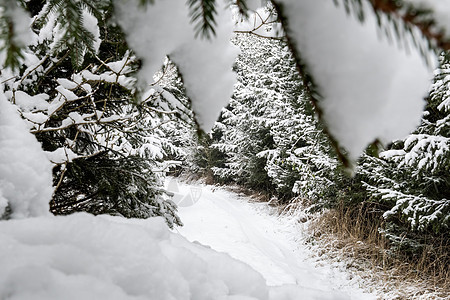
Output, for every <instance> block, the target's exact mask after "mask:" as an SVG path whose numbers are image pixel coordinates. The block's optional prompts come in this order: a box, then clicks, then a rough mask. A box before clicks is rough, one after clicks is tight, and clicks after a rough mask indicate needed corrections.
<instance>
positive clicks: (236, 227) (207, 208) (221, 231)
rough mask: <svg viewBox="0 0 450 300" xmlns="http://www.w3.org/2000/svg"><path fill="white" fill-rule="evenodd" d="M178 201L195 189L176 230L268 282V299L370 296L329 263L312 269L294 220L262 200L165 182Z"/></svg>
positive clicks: (212, 189) (195, 185)
mask: <svg viewBox="0 0 450 300" xmlns="http://www.w3.org/2000/svg"><path fill="white" fill-rule="evenodd" d="M167 189H168V190H169V191H173V192H174V193H175V196H177V198H178V199H180V198H182V196H183V195H185V196H189V195H192V192H193V189H196V190H197V192H196V194H197V195H198V194H199V192H198V190H199V189H200V190H201V192H200V194H201V196H200V197H197V200H196V201H192V202H191V203H192V204H191V205H189V206H187V205H183V206H181V207H179V214H180V218H181V220H182V222H183V224H184V226H183V227H179V228H177V229H176V231H177V232H179V233H180V234H181V235H183V236H185V237H186V238H187V239H188V240H190V241H192V242H194V243H201V244H204V245H207V246H209V247H211V248H212V249H214V250H217V251H219V252H225V253H228V254H229V255H231V257H233V258H235V259H238V260H240V261H243V262H245V263H247V264H249V265H250V266H251V267H252V268H254V269H255V270H256V271H258V272H259V273H260V274H261V275H262V276H263V277H264V279H265V280H266V283H267V284H268V285H269V286H271V287H272V288H271V290H270V294H271V296H272V297H273V299H375V297H374V296H373V295H371V294H366V293H364V292H363V291H362V290H361V289H359V288H357V287H355V286H353V285H351V284H350V282H349V281H348V280H347V279H346V278H345V275H344V274H343V273H340V272H338V271H336V270H334V269H332V268H331V267H318V266H316V265H315V262H314V261H313V260H312V259H311V255H312V253H311V250H309V249H308V248H307V247H306V246H305V245H303V244H302V243H301V239H300V238H301V235H302V233H301V232H299V227H298V226H297V225H298V223H297V221H296V220H293V219H289V218H286V219H282V218H278V217H277V214H276V212H274V211H272V212H271V211H270V209H269V208H268V207H267V204H266V203H249V202H248V199H242V198H240V197H239V196H237V195H236V194H234V193H232V192H229V191H226V190H223V189H220V188H216V187H212V186H205V185H200V184H190V185H186V184H181V183H179V182H176V181H175V180H170V181H168V182H167Z"/></svg>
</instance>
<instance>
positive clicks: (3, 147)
mask: <svg viewBox="0 0 450 300" xmlns="http://www.w3.org/2000/svg"><path fill="white" fill-rule="evenodd" d="M51 170H52V166H51V164H50V162H49V161H48V159H47V158H46V157H45V155H44V152H43V151H42V149H41V145H40V144H39V143H38V141H37V140H36V138H35V137H34V136H33V135H32V134H31V133H29V131H28V128H27V126H26V125H25V122H24V121H23V120H22V119H21V118H20V116H19V114H18V112H17V110H16V108H15V107H14V106H13V105H12V104H11V103H9V102H8V101H7V100H6V98H5V97H4V94H3V93H0V216H1V215H2V214H3V213H4V209H5V207H6V206H7V204H8V203H9V205H10V208H11V209H12V215H11V217H12V218H26V217H30V216H40V215H46V214H48V210H49V201H50V199H51V195H52V191H53V189H52V172H51ZM0 245H3V244H1V243H0ZM0 299H1V297H0Z"/></svg>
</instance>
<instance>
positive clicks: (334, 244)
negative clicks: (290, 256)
mask: <svg viewBox="0 0 450 300" xmlns="http://www.w3.org/2000/svg"><path fill="white" fill-rule="evenodd" d="M382 225H383V218H382V216H381V214H380V213H379V212H376V211H375V210H373V209H372V208H371V207H370V206H368V205H364V204H362V205H360V206H359V207H356V208H345V207H344V206H340V207H338V208H336V209H333V210H330V211H327V212H325V213H323V214H321V215H319V216H317V217H316V218H314V219H313V220H311V222H310V224H309V226H308V228H309V234H310V236H311V238H310V240H311V241H314V243H316V244H318V245H319V248H320V249H321V251H320V253H319V256H325V257H327V258H329V259H332V260H335V261H342V260H343V261H345V262H346V266H347V269H348V271H349V272H350V273H352V274H354V275H357V276H360V277H362V278H363V280H364V281H368V285H367V286H376V287H381V289H382V290H381V291H380V292H381V294H382V295H383V296H380V297H381V298H380V299H399V300H400V299H450V271H449V262H450V254H449V246H448V241H441V243H440V244H437V245H436V244H435V245H434V247H433V246H430V247H426V248H425V249H424V250H423V252H422V253H421V255H420V256H418V257H417V256H416V257H415V258H411V257H408V256H406V255H404V254H402V253H394V255H392V252H390V251H389V245H388V241H386V239H385V238H384V237H383V236H382V235H381V234H380V233H379V232H378V228H380V227H381V226H382Z"/></svg>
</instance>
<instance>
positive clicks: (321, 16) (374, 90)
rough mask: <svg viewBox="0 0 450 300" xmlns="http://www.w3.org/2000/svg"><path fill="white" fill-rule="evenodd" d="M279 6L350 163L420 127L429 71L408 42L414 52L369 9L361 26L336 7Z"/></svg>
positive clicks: (313, 0) (325, 0) (311, 2)
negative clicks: (374, 146) (374, 145)
mask: <svg viewBox="0 0 450 300" xmlns="http://www.w3.org/2000/svg"><path fill="white" fill-rule="evenodd" d="M278 2H280V3H283V5H284V12H285V14H286V15H287V17H288V20H289V30H290V36H291V37H293V38H294V42H295V44H296V47H297V49H298V50H299V53H301V54H302V56H303V59H304V60H305V61H306V63H307V65H308V66H309V68H310V72H311V73H312V75H313V77H314V79H315V80H316V83H317V85H318V86H319V92H320V93H321V95H322V96H323V101H322V102H321V103H319V105H320V107H321V108H322V110H323V116H324V119H325V122H326V123H327V126H328V128H329V131H330V133H331V134H332V135H333V136H334V137H335V138H336V139H337V140H338V141H339V142H340V144H341V145H342V146H343V147H344V148H346V149H347V150H348V152H349V155H350V157H351V158H352V159H356V158H357V157H358V156H359V154H360V153H361V152H362V151H363V150H364V149H365V148H366V147H367V145H368V144H369V143H371V142H373V141H374V140H375V139H379V140H380V141H381V142H390V141H392V140H395V139H398V138H402V137H404V136H406V135H408V134H409V133H410V132H411V131H412V130H413V129H414V128H415V127H416V126H418V125H419V124H420V120H421V116H422V111H423V108H424V105H425V102H424V100H423V98H424V97H425V96H426V95H427V93H428V88H429V86H430V84H431V78H432V68H428V67H427V66H426V64H425V59H424V57H422V55H421V54H420V53H419V50H417V49H416V48H415V47H414V46H411V45H413V43H412V42H411V40H408V43H409V45H410V46H409V48H410V49H405V46H399V45H398V43H396V42H392V41H390V40H389V38H388V37H387V36H386V35H385V33H381V30H380V28H379V27H378V25H377V21H376V18H375V16H374V14H373V13H372V11H371V9H370V8H369V7H368V4H367V3H366V2H364V8H365V21H364V23H363V24H361V23H360V22H359V21H358V20H357V18H356V17H355V16H354V15H350V16H349V15H347V14H346V11H345V9H344V7H342V6H343V5H342V4H341V5H340V6H339V7H338V6H336V5H335V4H334V3H333V1H329V0H304V1H297V0H279V1H278ZM391 30H392V28H391ZM392 32H393V31H392ZM392 32H391V33H390V34H391V35H392V36H395V35H394V34H393V33H392ZM405 35H406V37H405V39H408V37H407V34H405ZM394 39H395V38H394ZM417 40H419V43H420V38H419V37H417Z"/></svg>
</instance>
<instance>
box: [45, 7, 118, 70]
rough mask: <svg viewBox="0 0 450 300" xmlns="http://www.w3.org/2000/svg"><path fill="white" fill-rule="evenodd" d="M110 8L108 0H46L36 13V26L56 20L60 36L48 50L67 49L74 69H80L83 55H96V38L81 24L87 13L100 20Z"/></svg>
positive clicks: (59, 50)
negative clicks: (37, 13)
mask: <svg viewBox="0 0 450 300" xmlns="http://www.w3.org/2000/svg"><path fill="white" fill-rule="evenodd" d="M111 6H112V4H111V1H110V0H97V1H89V0H49V1H47V3H46V5H45V6H44V8H43V10H42V11H41V12H40V13H39V15H38V18H37V19H36V26H38V27H40V28H42V27H43V26H45V25H46V24H48V23H49V22H50V19H51V18H52V17H55V19H56V23H57V24H58V27H57V29H58V31H59V32H60V33H61V34H60V35H59V36H57V37H56V39H55V40H54V41H53V44H52V47H51V51H52V52H53V53H54V54H55V53H58V52H61V51H63V50H65V49H68V50H69V51H70V57H71V60H72V64H73V66H74V67H75V68H81V66H82V65H83V60H84V57H85V54H86V53H89V54H91V55H93V56H95V55H96V52H97V50H96V49H95V46H94V42H95V40H96V37H95V36H94V34H93V32H91V31H90V30H89V29H88V28H87V26H86V24H85V22H84V21H85V18H86V14H87V13H89V14H92V15H93V16H94V17H95V18H96V19H97V20H102V17H103V16H104V14H105V11H107V10H110V9H111Z"/></svg>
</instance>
